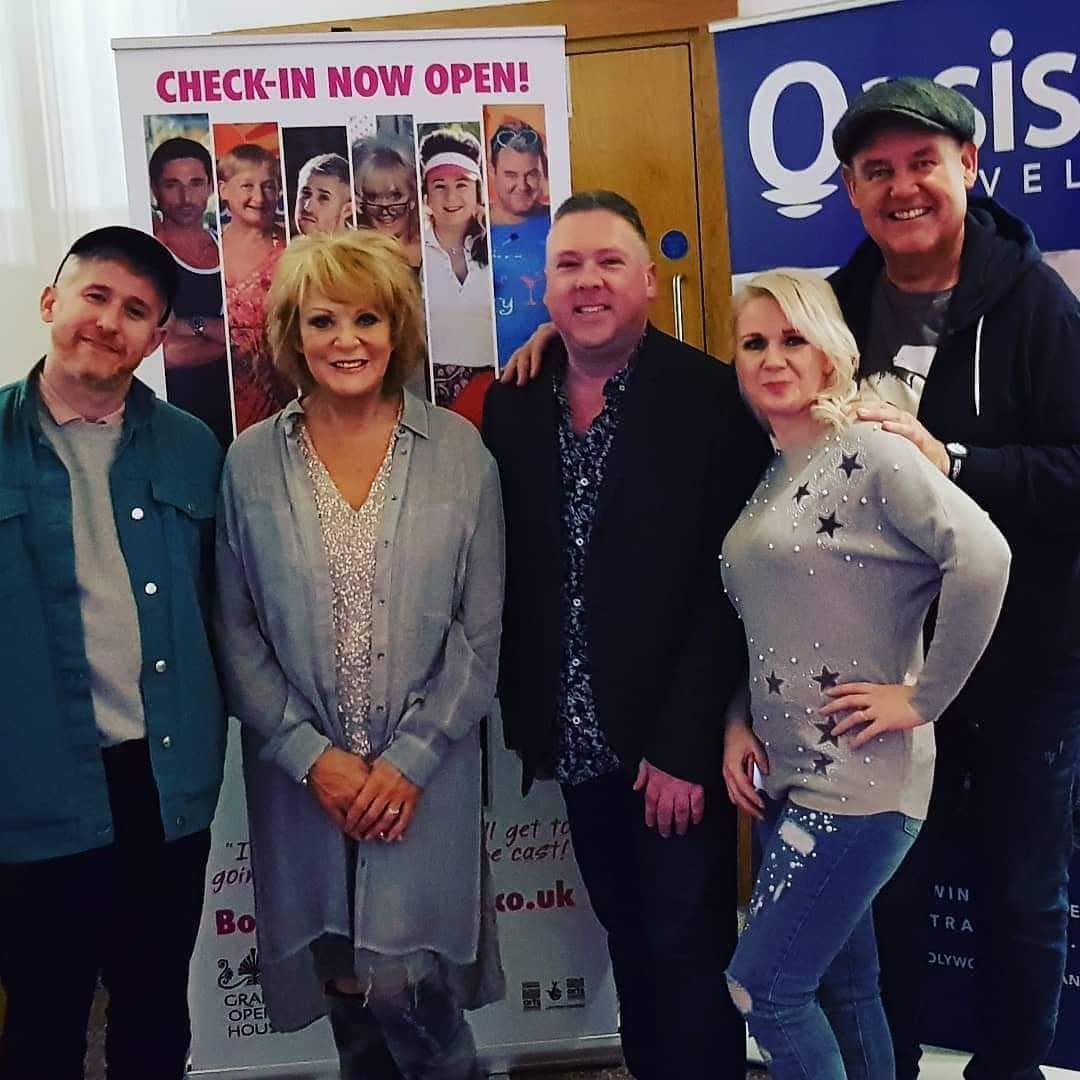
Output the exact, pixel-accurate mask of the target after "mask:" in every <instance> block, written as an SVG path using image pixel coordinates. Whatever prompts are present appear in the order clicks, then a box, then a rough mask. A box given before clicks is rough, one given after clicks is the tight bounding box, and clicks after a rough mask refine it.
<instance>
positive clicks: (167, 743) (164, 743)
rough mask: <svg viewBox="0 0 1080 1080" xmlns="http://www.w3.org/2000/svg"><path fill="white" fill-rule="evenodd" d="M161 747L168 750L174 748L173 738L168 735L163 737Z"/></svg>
mask: <svg viewBox="0 0 1080 1080" xmlns="http://www.w3.org/2000/svg"><path fill="white" fill-rule="evenodd" d="M161 745H162V746H164V747H165V749H166V750H168V749H169V747H170V746H172V738H171V737H170V736H168V735H165V736H163V737H162V740H161Z"/></svg>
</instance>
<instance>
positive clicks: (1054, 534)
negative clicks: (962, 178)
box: [831, 197, 1080, 719]
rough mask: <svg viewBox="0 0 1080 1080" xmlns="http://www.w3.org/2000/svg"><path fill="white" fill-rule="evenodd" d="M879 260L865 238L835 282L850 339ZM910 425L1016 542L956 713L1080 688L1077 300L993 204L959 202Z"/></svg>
mask: <svg viewBox="0 0 1080 1080" xmlns="http://www.w3.org/2000/svg"><path fill="white" fill-rule="evenodd" d="M883 266H884V260H883V258H882V255H881V252H880V250H879V249H878V247H877V245H876V244H874V243H873V241H871V240H869V239H868V240H866V241H865V242H864V243H862V244H861V245H860V246H859V247H858V248H857V249H856V250H855V253H854V255H853V256H852V257H851V259H850V260H849V261H848V263H847V265H846V266H843V267H841V268H840V269H839V270H838V271H837V272H836V273H835V274H834V275H833V276H832V278H831V282H832V285H833V288H834V289H835V290H836V293H837V296H838V297H839V299H840V306H841V307H842V308H843V311H844V316H845V318H846V319H847V321H848V325H849V326H850V327H851V329H852V331H853V332H854V334H855V337H856V340H857V341H858V343H859V346H860V348H862V347H863V346H864V345H865V343H866V339H867V331H868V326H867V323H868V320H869V317H870V310H871V297H872V294H873V290H874V286H875V283H876V282H877V280H878V276H879V274H880V273H881V271H882V268H883ZM871 373H872V372H871V371H863V372H862V373H861V374H863V375H867V374H871ZM919 420H920V421H921V422H922V423H923V424H924V425H925V427H926V428H927V429H928V430H929V431H930V432H931V433H932V434H933V435H934V436H935V437H936V438H938V439H940V440H941V441H942V442H959V443H963V444H964V445H966V446H967V447H968V448H969V456H968V459H967V461H966V462H965V463H964V465H963V467H962V469H961V473H960V477H959V484H960V486H961V487H962V488H963V489H964V490H965V491H967V492H968V494H969V495H971V497H972V498H973V499H975V501H976V502H977V503H978V504H979V505H980V506H982V507H983V508H984V509H985V510H986V511H987V512H988V513H989V514H990V516H991V518H992V519H993V520H994V522H995V523H996V524H997V526H998V527H999V528H1000V529H1001V531H1002V532H1003V533H1004V534H1005V537H1006V538H1007V539H1008V541H1009V545H1010V547H1011V548H1012V551H1013V562H1012V572H1011V577H1010V581H1009V589H1008V593H1007V594H1006V597H1005V605H1004V608H1003V610H1002V614H1001V619H1000V622H999V623H998V628H997V631H996V632H995V634H994V638H993V640H992V641H991V644H990V647H989V648H988V649H987V652H986V654H985V655H984V657H983V659H982V661H981V662H980V664H979V666H978V667H977V668H976V671H975V674H974V675H973V676H972V679H971V681H970V682H969V683H968V686H967V688H966V689H965V691H964V692H963V694H962V695H961V697H960V698H958V699H957V702H956V703H955V705H954V706H953V709H954V710H955V711H965V710H973V709H978V710H982V709H984V708H985V707H988V706H990V707H997V708H1000V704H1001V702H1002V697H1003V695H1004V696H1005V698H1006V700H1010V699H1011V695H1012V694H1013V693H1015V694H1016V697H1017V700H1018V703H1020V707H1021V708H1022V701H1023V699H1024V697H1026V696H1030V695H1031V694H1032V693H1037V692H1038V690H1040V689H1044V688H1045V689H1049V688H1051V687H1061V686H1065V687H1073V688H1077V689H1080V304H1078V303H1077V300H1076V298H1075V297H1074V296H1073V294H1072V293H1071V292H1070V291H1069V289H1068V287H1067V286H1066V285H1065V283H1064V282H1063V281H1062V280H1061V278H1060V277H1059V276H1058V275H1057V274H1056V273H1055V272H1054V271H1053V270H1051V269H1050V267H1048V266H1047V265H1046V264H1045V263H1044V262H1043V261H1042V256H1041V255H1040V253H1039V249H1038V247H1037V246H1036V244H1035V238H1034V237H1033V235H1032V233H1031V230H1030V229H1029V228H1028V227H1027V225H1025V224H1024V223H1023V222H1022V221H1020V220H1019V219H1017V218H1015V217H1013V216H1012V215H1010V214H1009V213H1007V212H1006V211H1005V210H1004V209H1002V207H1000V206H999V205H998V204H997V203H995V202H994V201H993V200H991V199H982V198H974V197H972V198H969V201H968V213H967V219H966V224H965V231H964V247H963V254H962V256H961V263H960V280H959V282H958V283H957V285H956V287H955V289H954V290H953V295H952V299H951V300H950V303H949V308H948V312H947V315H946V319H945V326H944V328H943V331H942V334H941V338H940V340H939V342H938V348H937V354H936V356H935V358H934V363H933V366H932V367H931V369H930V373H929V377H928V378H927V381H926V386H925V389H924V390H923V395H922V399H921V401H920V405H919ZM1020 717H1022V713H1021V714H1020ZM1020 717H1018V719H1019V718H1020Z"/></svg>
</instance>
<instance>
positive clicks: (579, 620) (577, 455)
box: [555, 359, 633, 784]
mask: <svg viewBox="0 0 1080 1080" xmlns="http://www.w3.org/2000/svg"><path fill="white" fill-rule="evenodd" d="M632 375H633V359H631V361H630V363H628V364H627V365H626V366H625V367H624V368H622V369H621V370H619V371H617V372H616V373H615V374H614V375H612V376H611V378H610V379H608V381H607V382H606V383H605V385H604V407H603V409H602V410H601V411H600V414H599V415H598V416H597V417H596V419H594V420H593V422H592V423H591V424H590V425H589V428H588V430H587V431H586V432H585V433H584V434H582V435H578V434H577V433H576V432H575V431H574V427H573V422H572V418H571V415H570V403H569V402H568V401H567V399H566V394H565V392H564V391H563V384H562V379H556V380H555V395H556V398H557V399H558V403H559V463H560V469H561V474H562V496H563V505H562V516H563V532H564V534H565V536H566V596H567V599H568V601H569V602H568V603H567V604H566V621H565V625H564V627H563V662H562V669H561V671H560V674H559V714H558V727H559V745H558V751H557V755H556V759H555V776H556V778H557V779H558V780H560V781H562V783H564V784H580V783H582V782H583V781H585V780H591V779H593V778H594V777H597V776H604V775H605V774H606V773H610V772H614V771H615V770H616V769H617V768H619V759H618V757H616V755H615V751H614V750H612V749H611V747H610V745H608V741H607V738H606V737H605V735H604V732H603V729H602V728H601V727H600V721H599V720H598V719H597V715H596V701H595V700H594V698H593V689H592V677H591V675H590V669H589V643H588V638H587V635H586V627H585V586H584V576H585V561H586V559H587V558H588V551H589V538H590V536H591V535H592V527H593V521H594V519H595V517H596V500H597V496H598V495H599V493H600V485H601V483H602V482H603V479H604V470H605V466H606V464H607V458H608V453H609V452H610V450H611V444H612V442H613V441H614V439H615V432H616V430H617V429H618V426H619V413H620V409H621V407H622V398H623V394H624V393H625V392H626V388H627V386H629V385H630V379H631V377H632Z"/></svg>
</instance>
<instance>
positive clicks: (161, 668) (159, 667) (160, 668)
mask: <svg viewBox="0 0 1080 1080" xmlns="http://www.w3.org/2000/svg"><path fill="white" fill-rule="evenodd" d="M168 668H169V665H168V664H167V663H166V662H165V661H164V660H155V661H154V670H155V671H156V672H157V673H158V674H159V675H162V674H164V673H165V672H166V671H167V670H168Z"/></svg>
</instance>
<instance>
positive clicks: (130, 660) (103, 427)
mask: <svg viewBox="0 0 1080 1080" xmlns="http://www.w3.org/2000/svg"><path fill="white" fill-rule="evenodd" d="M40 416H41V428H42V430H43V431H44V432H45V435H46V436H47V438H48V440H49V442H50V443H52V446H53V449H54V450H55V451H56V453H57V456H58V457H59V458H60V460H61V461H62V462H63V463H64V466H65V468H66V469H67V472H68V479H69V481H70V484H71V529H72V534H73V538H74V541H75V578H76V580H77V582H78V586H79V607H80V609H81V612H82V621H83V638H84V640H85V642H86V661H87V664H88V665H89V668H90V697H91V700H92V702H93V705H94V721H95V723H96V724H97V729H98V736H99V738H100V740H101V744H102V745H103V746H113V745H115V744H117V743H121V742H126V741H127V740H129V739H142V738H145V737H146V719H145V716H144V714H143V703H142V691H141V689H140V685H139V679H140V676H141V674H142V639H141V636H140V633H139V615H138V611H137V610H136V607H135V596H134V594H133V593H132V591H131V579H130V578H129V577H128V570H127V563H126V562H125V561H124V553H123V552H122V551H121V549H120V537H119V535H118V534H117V531H116V521H115V519H114V517H113V504H112V492H111V490H110V488H109V471H110V469H111V468H112V464H113V460H114V459H115V457H116V447H117V445H118V444H119V441H120V436H121V434H122V432H123V425H122V424H92V423H86V422H82V421H77V420H76V421H73V422H72V423H69V424H57V423H56V421H55V420H53V418H52V415H51V414H50V413H49V411H48V409H46V408H44V407H42V409H41V412H40Z"/></svg>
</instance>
